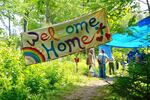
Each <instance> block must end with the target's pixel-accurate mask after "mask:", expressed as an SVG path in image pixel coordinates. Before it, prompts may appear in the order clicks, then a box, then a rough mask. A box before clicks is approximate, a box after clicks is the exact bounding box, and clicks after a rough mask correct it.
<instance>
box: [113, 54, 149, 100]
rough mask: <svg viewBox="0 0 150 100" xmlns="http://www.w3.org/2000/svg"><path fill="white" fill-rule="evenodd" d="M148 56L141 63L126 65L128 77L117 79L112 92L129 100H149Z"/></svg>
mask: <svg viewBox="0 0 150 100" xmlns="http://www.w3.org/2000/svg"><path fill="white" fill-rule="evenodd" d="M149 61H150V55H147V56H145V59H144V61H143V62H140V63H138V62H134V61H133V62H131V63H130V64H129V65H128V67H129V68H128V75H127V76H125V77H117V79H116V81H115V82H114V84H113V86H114V88H113V92H115V93H117V94H119V95H120V96H122V97H126V98H128V99H130V100H135V99H138V100H149V99H150V66H149V65H150V62H149Z"/></svg>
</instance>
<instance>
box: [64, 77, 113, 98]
mask: <svg viewBox="0 0 150 100" xmlns="http://www.w3.org/2000/svg"><path fill="white" fill-rule="evenodd" d="M106 80H107V82H110V83H112V81H113V78H107V79H106ZM107 82H106V81H104V80H99V79H98V78H97V79H94V80H92V81H90V82H89V84H86V85H84V86H81V87H79V88H78V89H75V90H74V91H73V92H72V93H71V94H69V95H67V96H65V98H64V100H91V99H92V98H93V97H94V96H96V95H97V89H98V88H100V87H102V86H104V85H108V83H107Z"/></svg>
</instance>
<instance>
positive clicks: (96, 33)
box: [22, 9, 111, 65]
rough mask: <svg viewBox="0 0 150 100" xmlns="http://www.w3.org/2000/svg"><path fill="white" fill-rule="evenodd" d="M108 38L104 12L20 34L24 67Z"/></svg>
mask: <svg viewBox="0 0 150 100" xmlns="http://www.w3.org/2000/svg"><path fill="white" fill-rule="evenodd" d="M110 39H111V35H110V32H109V28H108V25H107V19H106V14H105V10H103V9H102V10H98V11H96V12H93V13H91V14H88V15H84V16H81V17H79V18H75V19H73V20H70V21H67V22H63V23H59V24H56V25H53V26H51V27H47V28H42V29H37V30H33V31H29V32H25V33H22V42H23V48H22V50H23V54H24V56H25V61H26V64H27V65H30V64H35V63H41V62H45V61H49V60H52V59H56V58H60V57H63V56H67V55H69V54H73V53H76V52H79V51H82V50H84V49H87V48H91V47H95V46H98V45H100V44H103V43H106V42H107V41H109V40H110Z"/></svg>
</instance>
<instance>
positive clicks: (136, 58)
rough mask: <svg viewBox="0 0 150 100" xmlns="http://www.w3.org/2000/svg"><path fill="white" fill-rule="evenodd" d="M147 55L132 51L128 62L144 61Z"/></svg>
mask: <svg viewBox="0 0 150 100" xmlns="http://www.w3.org/2000/svg"><path fill="white" fill-rule="evenodd" d="M144 56H145V53H144V51H142V52H140V51H139V50H136V49H135V50H133V49H131V50H130V51H129V53H128V54H127V62H128V63H130V62H131V61H136V62H138V63H139V62H141V61H143V60H144Z"/></svg>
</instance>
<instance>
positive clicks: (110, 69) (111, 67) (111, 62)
mask: <svg viewBox="0 0 150 100" xmlns="http://www.w3.org/2000/svg"><path fill="white" fill-rule="evenodd" d="M111 74H115V71H114V57H113V56H112V57H111V58H110V59H109V75H111Z"/></svg>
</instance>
